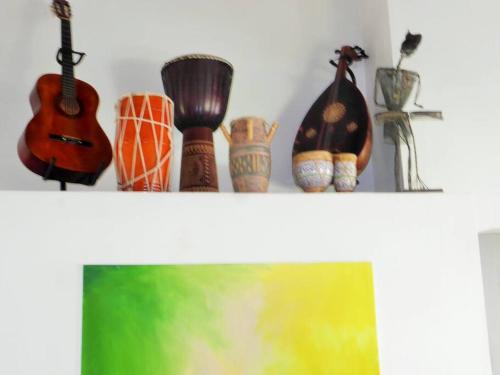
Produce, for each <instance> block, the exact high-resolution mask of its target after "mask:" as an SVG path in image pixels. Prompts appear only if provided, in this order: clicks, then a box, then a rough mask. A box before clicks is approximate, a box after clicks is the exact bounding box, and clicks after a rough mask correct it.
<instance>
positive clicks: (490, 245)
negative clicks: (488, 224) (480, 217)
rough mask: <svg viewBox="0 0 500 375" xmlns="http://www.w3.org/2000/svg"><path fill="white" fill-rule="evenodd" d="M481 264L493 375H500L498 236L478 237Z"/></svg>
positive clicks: (499, 252)
mask: <svg viewBox="0 0 500 375" xmlns="http://www.w3.org/2000/svg"><path fill="white" fill-rule="evenodd" d="M480 246H481V264H482V269H483V280H484V294H485V299H486V315H487V319H488V334H489V339H490V353H491V362H492V367H493V375H499V374H500V235H499V234H495V233H490V234H483V235H481V236H480Z"/></svg>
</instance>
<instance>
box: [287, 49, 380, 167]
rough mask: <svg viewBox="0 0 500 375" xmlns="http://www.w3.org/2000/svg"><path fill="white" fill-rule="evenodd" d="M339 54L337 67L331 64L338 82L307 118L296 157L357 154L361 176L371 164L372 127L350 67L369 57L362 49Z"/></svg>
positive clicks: (322, 95)
mask: <svg viewBox="0 0 500 375" xmlns="http://www.w3.org/2000/svg"><path fill="white" fill-rule="evenodd" d="M336 52H337V54H338V55H339V59H338V63H336V62H334V61H330V63H331V64H332V65H334V66H336V67H337V73H336V76H335V81H334V82H333V83H332V84H331V85H330V86H329V87H328V88H327V89H326V90H325V91H324V92H323V93H322V94H321V96H320V97H319V98H318V99H317V100H316V102H315V103H314V104H313V106H312V107H311V109H310V110H309V112H308V113H307V115H306V117H305V118H304V120H303V122H302V124H301V126H300V128H299V131H298V132H297V136H296V138H295V143H294V147H293V155H294V156H295V155H297V154H299V153H302V152H307V151H315V150H323V151H329V152H331V153H333V154H336V153H352V154H356V155H357V156H358V160H357V169H358V174H359V173H361V172H362V171H363V170H364V169H365V167H366V166H367V164H368V162H369V160H370V155H371V149H372V124H371V120H370V115H369V113H368V107H367V104H366V100H365V98H364V97H363V94H362V93H361V92H360V91H359V89H358V88H357V86H356V78H355V76H354V74H353V73H352V71H351V70H350V68H349V65H351V64H352V63H353V62H355V61H360V60H362V59H365V58H368V56H367V55H366V54H365V52H364V51H363V49H361V48H360V47H349V46H345V47H342V49H341V50H337V51H336ZM347 74H349V75H350V77H351V80H349V79H348V78H347Z"/></svg>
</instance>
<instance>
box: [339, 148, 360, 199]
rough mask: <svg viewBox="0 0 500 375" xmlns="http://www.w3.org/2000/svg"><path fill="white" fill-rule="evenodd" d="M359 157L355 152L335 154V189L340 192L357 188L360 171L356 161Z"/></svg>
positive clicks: (348, 191) (349, 191)
mask: <svg viewBox="0 0 500 375" xmlns="http://www.w3.org/2000/svg"><path fill="white" fill-rule="evenodd" d="M357 161H358V157H357V156H356V155H355V154H334V155H333V162H334V164H335V173H334V176H333V183H334V185H335V190H336V191H337V192H339V193H352V192H353V191H354V190H355V189H356V185H357V177H358V171H357V169H356V163H357Z"/></svg>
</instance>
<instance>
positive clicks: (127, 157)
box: [114, 94, 174, 192]
mask: <svg viewBox="0 0 500 375" xmlns="http://www.w3.org/2000/svg"><path fill="white" fill-rule="evenodd" d="M173 107H174V105H173V102H172V100H171V99H170V98H168V97H166V96H165V95H161V94H129V95H126V96H124V97H122V98H121V99H120V101H119V102H118V104H117V108H116V109H117V120H116V138H115V149H114V159H115V167H116V175H117V178H118V189H119V190H122V191H154V192H161V191H168V189H169V183H170V164H171V153H172V126H173V122H174V113H173V112H174V110H173Z"/></svg>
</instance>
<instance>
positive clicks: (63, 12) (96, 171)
mask: <svg viewBox="0 0 500 375" xmlns="http://www.w3.org/2000/svg"><path fill="white" fill-rule="evenodd" d="M53 9H54V12H55V13H56V15H57V16H58V17H59V18H60V20H61V39H62V47H61V49H60V50H59V52H58V54H57V61H58V62H59V64H60V65H61V66H62V74H61V75H59V74H46V75H44V76H42V77H40V78H39V79H38V81H37V83H36V85H35V88H34V89H33V92H32V94H31V97H30V101H31V107H32V109H33V113H34V114H35V115H34V117H33V119H32V120H31V121H30V122H29V124H28V126H27V127H26V129H25V131H24V133H23V134H22V136H21V138H20V139H19V142H18V154H19V157H20V159H21V161H22V162H23V164H24V165H25V166H26V167H27V168H28V169H30V170H31V171H32V172H34V173H36V174H38V175H40V176H42V177H43V178H44V179H50V180H58V181H61V182H70V183H78V184H83V185H94V184H95V182H96V181H97V178H98V177H99V176H100V175H101V173H102V172H103V171H104V170H105V169H106V168H107V167H108V166H109V164H110V163H111V160H112V148H111V144H110V142H109V140H108V138H107V136H106V134H105V133H104V131H103V130H102V129H101V127H100V125H99V123H98V122H97V118H96V113H97V107H98V105H99V96H98V94H97V92H96V91H95V89H94V88H93V87H92V86H90V85H89V84H88V83H85V82H83V81H80V80H77V79H75V76H74V66H75V65H77V64H78V63H79V62H80V61H81V60H82V58H83V56H84V54H82V53H78V52H75V51H73V49H72V43H71V24H70V18H71V9H70V6H69V4H68V2H67V1H65V0H53ZM75 55H76V56H77V57H76V60H75V59H74V56H75Z"/></svg>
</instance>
